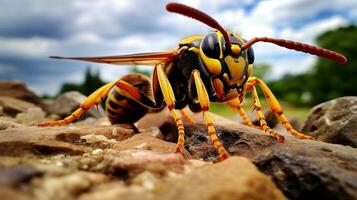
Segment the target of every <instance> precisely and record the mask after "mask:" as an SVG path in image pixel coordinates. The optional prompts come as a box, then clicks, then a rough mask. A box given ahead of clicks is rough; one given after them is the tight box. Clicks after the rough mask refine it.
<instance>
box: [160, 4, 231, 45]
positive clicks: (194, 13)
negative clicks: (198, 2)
mask: <svg viewBox="0 0 357 200" xmlns="http://www.w3.org/2000/svg"><path fill="white" fill-rule="evenodd" d="M166 10H167V11H169V12H173V13H177V14H180V15H184V16H186V17H190V18H192V19H195V20H197V21H200V22H202V23H204V24H206V25H208V26H210V27H212V28H214V29H217V30H219V31H220V32H221V33H222V35H223V37H224V40H225V41H226V47H227V48H228V49H230V48H231V41H230V39H229V36H228V33H227V31H226V30H224V28H223V27H222V26H221V25H220V24H219V23H218V22H217V21H216V20H215V19H213V18H212V17H210V16H209V15H207V14H206V13H204V12H202V11H199V10H197V9H195V8H192V7H190V6H186V5H183V4H180V3H168V4H167V5H166Z"/></svg>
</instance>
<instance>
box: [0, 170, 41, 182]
mask: <svg viewBox="0 0 357 200" xmlns="http://www.w3.org/2000/svg"><path fill="white" fill-rule="evenodd" d="M41 175H43V173H42V172H41V171H39V170H37V169H35V168H32V167H29V166H24V165H22V166H21V165H18V166H14V167H8V168H5V169H0V186H1V187H16V186H19V185H20V184H25V183H29V182H30V180H31V179H32V178H34V177H38V176H41Z"/></svg>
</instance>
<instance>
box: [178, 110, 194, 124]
mask: <svg viewBox="0 0 357 200" xmlns="http://www.w3.org/2000/svg"><path fill="white" fill-rule="evenodd" d="M180 113H181V115H182V117H183V118H184V119H185V120H186V121H187V122H188V123H191V124H194V123H195V120H194V119H193V118H192V117H191V116H190V115H188V114H187V113H186V112H185V111H184V110H180Z"/></svg>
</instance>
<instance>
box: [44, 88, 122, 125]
mask: <svg viewBox="0 0 357 200" xmlns="http://www.w3.org/2000/svg"><path fill="white" fill-rule="evenodd" d="M116 83H117V82H111V83H108V84H106V85H104V86H102V87H100V88H99V89H98V90H96V91H95V92H93V93H92V94H91V95H89V97H88V98H87V99H86V100H85V101H84V102H83V103H82V105H81V106H80V107H79V108H78V109H77V110H75V111H74V112H73V113H72V114H71V115H69V116H68V117H66V118H64V119H62V120H58V121H53V122H44V123H38V124H37V126H41V127H46V126H62V125H66V124H70V123H71V122H73V121H74V120H76V119H78V118H79V117H80V116H81V115H82V114H83V113H84V112H85V111H86V110H88V109H90V108H91V107H93V106H95V105H98V104H99V103H100V102H101V101H102V100H103V99H104V98H105V97H106V96H107V94H108V93H109V91H110V90H111V89H112V88H113V87H114V86H115V85H116Z"/></svg>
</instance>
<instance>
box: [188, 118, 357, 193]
mask: <svg viewBox="0 0 357 200" xmlns="http://www.w3.org/2000/svg"><path fill="white" fill-rule="evenodd" d="M216 130H217V132H218V133H219V134H218V135H219V138H220V140H221V141H222V143H223V145H224V146H225V147H226V149H227V150H228V151H229V152H230V153H231V155H239V156H244V157H247V158H249V159H251V160H252V161H253V162H254V163H255V164H256V165H257V167H258V168H259V170H261V171H262V172H264V173H265V174H268V175H270V176H271V177H273V180H274V182H275V183H276V184H277V186H278V187H279V188H280V189H281V190H282V191H283V192H284V193H285V195H286V196H287V197H288V198H289V199H303V198H308V197H314V198H317V199H355V197H356V194H357V150H356V149H354V148H351V147H345V146H341V145H335V144H328V143H323V142H318V141H304V140H299V139H296V138H292V137H290V136H287V137H286V139H285V142H283V143H280V142H278V141H276V140H275V139H273V138H272V137H270V136H268V135H266V134H265V133H263V132H262V131H260V130H257V129H252V128H248V127H242V128H239V129H228V128H223V127H218V126H216ZM185 148H186V150H187V151H188V152H190V153H191V154H192V156H193V157H194V158H203V159H205V160H215V159H217V156H218V155H217V152H216V150H215V149H214V147H213V146H212V144H211V141H210V139H209V137H208V136H207V129H206V127H205V125H202V124H197V125H191V126H186V141H185Z"/></svg>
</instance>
